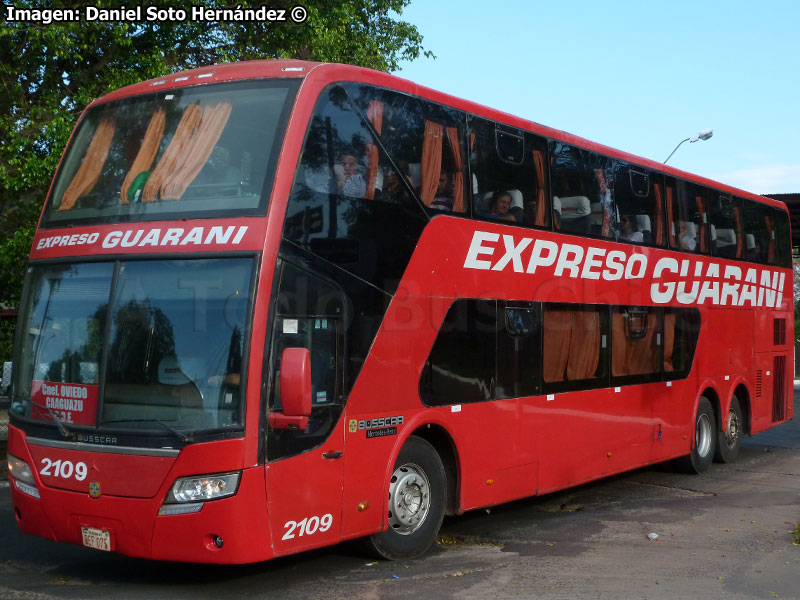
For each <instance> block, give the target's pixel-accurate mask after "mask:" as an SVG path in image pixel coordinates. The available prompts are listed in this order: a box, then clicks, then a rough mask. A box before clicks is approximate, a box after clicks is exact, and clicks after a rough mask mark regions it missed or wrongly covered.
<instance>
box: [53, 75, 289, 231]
mask: <svg viewBox="0 0 800 600" xmlns="http://www.w3.org/2000/svg"><path fill="white" fill-rule="evenodd" d="M295 89H296V84H295V83H294V82H287V81H286V80H278V81H267V82H260V83H239V84H218V85H210V86H196V87H189V88H180V89H169V90H163V91H162V92H156V93H153V94H149V95H146V96H137V97H133V98H127V99H123V100H118V101H115V102H109V103H106V104H101V105H98V106H95V107H94V108H92V109H90V110H89V111H88V112H87V113H86V115H85V116H84V118H83V119H82V121H81V123H80V125H79V127H78V129H77V131H76V132H75V134H74V136H73V140H72V142H71V144H70V146H69V148H68V149H67V152H66V155H65V157H64V159H63V162H62V165H61V168H60V170H59V173H58V175H57V177H56V181H55V185H54V186H53V191H52V193H51V197H50V200H49V203H48V207H47V210H46V212H45V219H44V225H45V226H50V227H60V226H65V225H72V224H82V223H112V222H120V221H142V220H153V219H166V218H170V217H171V216H172V217H174V218H186V217H187V216H208V217H211V216H231V215H232V214H242V215H247V214H254V213H258V212H259V211H262V212H263V208H264V204H265V202H266V200H265V199H266V197H267V195H268V193H269V190H270V183H271V175H272V173H273V172H274V167H275V161H276V159H277V156H278V151H279V148H278V146H279V145H280V142H281V140H282V139H283V135H282V132H283V130H284V128H285V123H286V120H287V113H288V107H289V106H290V104H291V99H292V98H293V96H294V91H295ZM187 213H192V214H191V215H187ZM198 213H199V214H198Z"/></svg>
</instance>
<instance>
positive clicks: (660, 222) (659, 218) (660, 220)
mask: <svg viewBox="0 0 800 600" xmlns="http://www.w3.org/2000/svg"><path fill="white" fill-rule="evenodd" d="M653 189H654V190H655V193H656V224H655V225H656V227H655V234H656V244H658V245H659V246H663V245H664V206H663V204H662V198H661V186H660V185H658V184H657V183H656V184H655V185H654V186H653Z"/></svg>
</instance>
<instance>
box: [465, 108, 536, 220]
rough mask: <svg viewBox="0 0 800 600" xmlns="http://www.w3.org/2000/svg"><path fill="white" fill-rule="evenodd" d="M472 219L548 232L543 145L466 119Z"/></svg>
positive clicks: (533, 138) (518, 133) (482, 121)
mask: <svg viewBox="0 0 800 600" xmlns="http://www.w3.org/2000/svg"><path fill="white" fill-rule="evenodd" d="M469 141H470V149H471V151H470V171H471V179H472V186H471V188H472V189H471V191H472V203H473V214H474V215H475V216H476V217H477V218H480V219H486V220H490V221H504V222H507V223H512V224H519V225H525V226H527V227H549V226H550V206H549V198H548V196H547V194H546V181H545V177H546V175H545V156H546V150H547V147H546V144H545V141H544V140H543V139H541V138H539V137H537V136H534V135H533V134H530V133H527V132H524V131H520V130H517V129H513V128H510V127H507V126H504V125H500V124H498V123H494V122H492V121H487V120H485V119H480V118H478V117H472V118H471V120H470V134H469Z"/></svg>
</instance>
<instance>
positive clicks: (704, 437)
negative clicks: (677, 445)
mask: <svg viewBox="0 0 800 600" xmlns="http://www.w3.org/2000/svg"><path fill="white" fill-rule="evenodd" d="M694 436H695V445H696V446H697V454H698V455H699V456H708V453H709V451H710V450H711V419H710V418H709V416H708V415H707V414H705V413H704V414H701V415H698V416H697V429H696V431H695V434H694Z"/></svg>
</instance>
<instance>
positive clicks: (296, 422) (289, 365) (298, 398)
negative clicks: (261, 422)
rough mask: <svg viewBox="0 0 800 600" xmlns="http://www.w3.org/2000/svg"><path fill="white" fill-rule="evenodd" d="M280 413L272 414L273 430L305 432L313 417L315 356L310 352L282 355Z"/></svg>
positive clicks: (292, 350) (288, 351)
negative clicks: (312, 387) (312, 391)
mask: <svg viewBox="0 0 800 600" xmlns="http://www.w3.org/2000/svg"><path fill="white" fill-rule="evenodd" d="M280 377H281V379H280V383H281V407H282V410H281V411H280V412H278V411H275V412H271V413H270V414H269V426H270V427H271V428H272V429H301V430H302V429H305V428H306V427H307V426H308V417H309V416H311V353H310V352H309V351H308V348H286V349H284V351H283V353H282V354H281V375H280Z"/></svg>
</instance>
